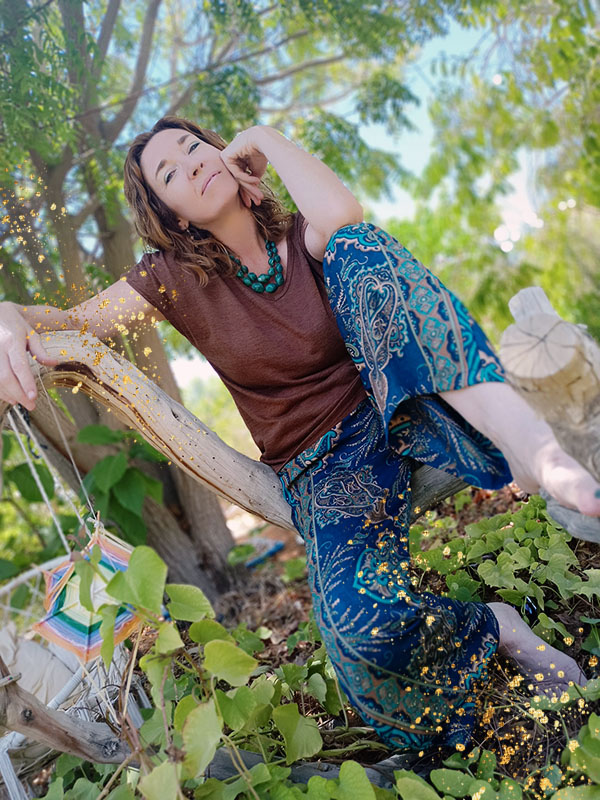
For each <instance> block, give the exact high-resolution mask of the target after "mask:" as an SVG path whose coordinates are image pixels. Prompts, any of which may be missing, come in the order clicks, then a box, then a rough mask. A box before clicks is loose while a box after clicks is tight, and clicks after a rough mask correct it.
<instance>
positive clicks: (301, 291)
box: [125, 214, 365, 470]
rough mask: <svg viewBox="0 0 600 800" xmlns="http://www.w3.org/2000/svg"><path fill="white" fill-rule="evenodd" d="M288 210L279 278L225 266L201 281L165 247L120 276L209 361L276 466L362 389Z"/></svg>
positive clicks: (300, 222)
mask: <svg viewBox="0 0 600 800" xmlns="http://www.w3.org/2000/svg"><path fill="white" fill-rule="evenodd" d="M305 226H306V222H305V220H304V218H303V217H302V216H301V215H300V214H296V215H295V216H294V220H293V224H292V226H291V228H290V231H289V233H288V237H287V245H288V256H287V266H286V273H285V275H286V278H285V283H284V284H283V286H281V287H280V288H279V289H278V290H277V291H276V292H275V293H274V294H270V295H268V294H265V293H263V294H257V293H256V292H254V291H252V290H251V289H250V288H249V287H248V286H245V285H244V284H243V283H242V282H241V281H240V279H239V278H237V277H236V276H235V275H233V276H229V277H223V276H220V275H216V276H214V277H213V278H211V279H210V280H209V282H208V284H207V286H205V287H201V286H199V284H198V280H197V278H196V276H195V275H194V273H193V271H192V270H189V269H187V268H185V267H180V266H178V264H177V262H176V261H175V259H174V258H173V256H172V254H170V253H168V252H156V253H146V254H145V255H144V256H143V257H142V259H141V260H140V261H139V262H138V264H136V266H135V267H133V269H131V270H130V271H129V272H128V273H127V274H126V275H125V278H126V280H127V282H128V283H129V284H130V285H131V286H132V287H133V288H134V289H135V290H136V291H137V292H139V294H140V295H142V297H143V298H144V299H145V300H147V301H148V302H149V303H150V304H151V305H153V306H154V307H155V308H157V309H158V310H160V311H161V312H162V314H163V315H164V316H165V318H166V319H167V320H169V322H170V323H171V324H172V325H173V326H174V327H175V328H177V330H178V331H180V333H182V334H183V335H184V336H185V337H186V338H187V339H188V340H189V341H190V342H191V343H192V344H193V345H194V347H196V348H197V349H198V350H199V351H200V352H201V353H202V354H203V355H204V356H205V357H206V359H207V360H208V361H209V362H210V363H211V364H212V366H213V367H214V368H215V370H216V371H217V373H218V374H219V376H220V377H221V379H222V380H223V381H224V383H225V385H226V386H227V388H228V389H229V391H230V392H231V394H232V396H233V399H234V401H235V403H236V405H237V407H238V409H239V411H240V414H241V415H242V418H243V419H244V422H245V423H246V425H247V426H248V428H249V430H250V433H251V434H252V437H253V439H254V441H255V442H256V444H257V445H258V447H259V448H260V451H261V453H262V456H261V460H262V461H264V462H265V463H267V464H269V465H270V466H271V467H272V468H273V469H275V470H278V469H280V468H281V467H282V466H283V465H284V464H285V463H286V462H287V461H289V460H290V459H291V458H293V457H294V456H296V455H298V453H300V452H302V450H304V449H305V448H307V447H308V446H309V445H311V444H313V443H314V442H316V441H317V439H318V438H319V437H320V436H322V435H323V434H324V433H326V432H327V431H328V430H329V429H330V428H331V427H332V426H333V425H335V424H336V423H337V422H339V421H340V420H341V419H343V417H345V416H346V414H349V413H350V411H352V410H353V409H354V408H356V406H357V405H358V404H359V403H360V401H361V400H362V399H363V398H364V397H365V391H364V389H363V386H362V383H361V380H360V376H359V374H358V371H357V369H356V367H355V366H354V363H353V362H352V359H351V358H350V356H349V355H348V352H347V351H346V347H345V345H344V341H343V339H342V337H341V335H340V332H339V330H338V327H337V324H336V321H335V317H334V315H333V312H332V311H331V308H330V306H329V303H328V301H327V292H326V289H325V281H324V278H323V265H322V264H321V263H320V262H319V261H316V260H315V259H314V258H312V256H311V255H310V254H309V252H308V251H307V249H306V247H305V245H304V229H305Z"/></svg>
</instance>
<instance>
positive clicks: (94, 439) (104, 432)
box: [77, 425, 125, 444]
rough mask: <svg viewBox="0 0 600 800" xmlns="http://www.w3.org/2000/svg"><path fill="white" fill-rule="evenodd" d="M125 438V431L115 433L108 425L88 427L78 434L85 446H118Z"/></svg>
mask: <svg viewBox="0 0 600 800" xmlns="http://www.w3.org/2000/svg"><path fill="white" fill-rule="evenodd" d="M124 438H125V433H124V432H123V431H113V430H111V429H110V428H109V427H107V426H106V425H86V426H85V427H84V428H81V430H80V431H79V432H78V434H77V441H78V442H82V443H83V444H116V443H117V442H122V441H123V439H124Z"/></svg>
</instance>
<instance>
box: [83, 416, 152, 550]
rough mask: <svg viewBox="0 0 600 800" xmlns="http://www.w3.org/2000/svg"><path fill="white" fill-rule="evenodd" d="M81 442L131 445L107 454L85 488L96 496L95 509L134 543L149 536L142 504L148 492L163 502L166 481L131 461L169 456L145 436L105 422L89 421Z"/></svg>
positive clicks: (86, 479) (86, 480)
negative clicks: (149, 473)
mask: <svg viewBox="0 0 600 800" xmlns="http://www.w3.org/2000/svg"><path fill="white" fill-rule="evenodd" d="M77 438H78V440H79V441H80V442H84V443H86V444H95V445H108V444H120V443H124V444H126V445H127V448H126V449H125V450H120V451H119V452H118V453H116V454H115V455H108V456H105V457H104V458H103V459H101V460H100V461H98V462H97V463H96V464H95V465H94V466H93V467H92V469H91V470H90V471H89V472H88V473H87V475H86V476H85V478H84V480H83V487H84V489H85V490H86V491H87V492H89V493H90V494H91V495H92V496H93V498H94V509H95V510H96V511H98V512H100V515H101V516H102V518H103V519H104V520H106V521H107V523H109V524H110V523H112V524H116V525H117V527H118V529H119V531H120V533H121V535H122V536H123V538H125V539H126V540H127V541H129V542H131V543H132V544H141V543H142V542H144V541H145V538H146V525H145V523H144V520H143V518H142V508H143V505H144V500H145V498H146V496H150V497H152V498H153V499H154V500H155V501H156V502H158V503H161V502H162V492H163V485H162V483H161V482H160V481H158V480H157V479H156V478H152V477H150V476H149V475H148V474H146V473H145V472H143V471H142V470H141V469H139V468H138V467H136V466H133V465H132V464H131V461H132V460H134V459H138V458H139V459H142V460H145V461H150V462H156V463H162V462H165V461H167V459H166V458H165V457H164V456H163V455H162V454H161V453H159V452H158V450H155V449H154V448H153V447H151V446H150V445H149V444H148V443H147V442H145V441H144V439H142V437H141V436H140V435H139V434H137V433H134V432H131V431H117V430H112V429H111V428H108V427H106V426H105V425H87V426H86V427H85V428H82V429H81V430H80V431H79V433H78V436H77Z"/></svg>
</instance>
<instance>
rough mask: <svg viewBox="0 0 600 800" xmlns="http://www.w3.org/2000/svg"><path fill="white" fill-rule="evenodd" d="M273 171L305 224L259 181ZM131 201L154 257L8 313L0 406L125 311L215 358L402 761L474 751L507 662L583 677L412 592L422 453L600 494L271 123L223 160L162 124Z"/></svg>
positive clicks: (511, 634) (330, 177)
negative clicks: (46, 343)
mask: <svg viewBox="0 0 600 800" xmlns="http://www.w3.org/2000/svg"><path fill="white" fill-rule="evenodd" d="M268 162H270V163H271V164H272V165H273V167H274V168H275V170H276V171H277V172H278V174H279V176H280V177H281V179H282V181H283V183H284V184H285V186H286V188H287V189H288V191H289V193H290V195H291V196H292V198H293V199H294V201H295V203H296V205H297V207H298V209H299V213H298V214H296V215H289V214H288V213H287V212H285V210H284V209H283V208H282V207H281V205H280V204H279V203H278V201H277V200H276V198H275V197H273V195H272V194H271V193H270V192H269V191H268V189H266V187H265V186H264V185H263V184H262V183H261V178H262V175H263V174H264V171H265V169H266V165H267V163H268ZM125 192H126V196H127V199H128V201H129V203H130V205H131V207H132V211H133V216H134V220H135V224H136V227H137V230H138V232H139V233H140V235H141V237H142V239H143V241H144V243H145V244H146V245H147V246H149V247H150V248H152V250H153V251H154V252H152V253H147V254H146V255H145V256H144V257H143V258H142V259H141V261H140V262H139V263H138V264H137V265H136V266H135V267H134V268H133V269H132V270H131V271H130V272H129V273H128V274H127V275H126V276H125V277H124V279H123V281H124V282H117V283H116V284H114V285H113V286H111V287H109V288H108V289H106V290H105V291H104V292H102V293H101V294H99V295H98V296H97V297H95V298H92V299H91V300H88V301H87V302H86V303H83V304H81V305H79V306H76V307H75V308H73V309H70V310H68V311H61V310H58V309H49V308H46V307H43V308H42V307H33V308H31V307H29V308H20V307H17V306H15V305H13V304H10V303H3V304H1V305H0V385H1V386H2V389H1V390H0V396H1V397H2V398H3V399H6V400H8V401H9V402H12V403H15V402H21V403H23V404H24V405H25V406H27V407H28V408H32V407H33V404H34V402H35V385H34V382H33V379H32V377H31V373H30V371H29V368H28V365H27V361H26V350H29V352H30V353H31V354H32V355H34V356H35V357H36V358H38V360H40V361H41V362H42V363H51V362H50V360H49V359H48V357H47V354H45V352H44V349H43V346H42V343H41V340H40V337H39V331H40V330H52V329H57V328H60V327H68V328H81V327H83V326H84V325H85V326H86V329H87V330H88V331H89V332H91V333H95V334H96V335H98V336H100V337H102V336H106V335H107V334H109V333H110V332H111V331H112V330H113V328H114V326H115V322H117V324H118V320H115V316H117V315H116V314H115V311H117V312H118V315H120V319H121V320H122V319H123V317H124V318H125V319H127V320H129V327H131V326H132V325H133V324H140V323H139V322H138V320H139V319H140V318H142V317H144V316H146V318H147V317H148V316H151V318H152V319H163V318H167V319H169V321H170V322H171V323H172V324H173V325H175V327H177V328H178V329H179V330H180V331H181V332H182V333H183V334H184V335H185V336H186V337H187V338H188V339H189V340H190V341H191V342H192V343H193V344H194V345H195V346H197V347H198V349H200V350H201V351H202V352H203V353H204V354H205V355H206V357H207V358H208V359H209V360H210V361H211V362H212V363H213V365H214V366H215V368H216V369H217V371H218V372H219V374H220V375H221V377H222V378H223V380H224V381H225V383H226V385H227V386H228V388H229V389H230V391H231V393H232V395H233V396H234V399H235V400H236V403H237V404H238V407H239V409H240V411H241V413H242V416H243V417H244V419H245V421H246V423H247V424H248V426H249V428H250V431H251V433H252V434H253V436H254V438H255V441H256V442H257V444H258V445H259V447H260V448H261V451H262V453H263V455H262V459H263V460H264V461H265V462H266V463H267V464H270V465H271V466H272V467H273V468H274V469H275V470H276V471H277V472H278V474H279V476H280V479H281V482H282V486H283V490H284V494H285V497H286V499H287V501H288V502H289V503H290V505H291V508H292V516H293V519H294V522H295V524H296V525H297V527H298V529H299V530H300V531H301V533H302V535H303V536H304V539H305V542H306V546H307V553H308V564H309V580H310V582H311V588H312V592H313V598H314V606H315V616H316V619H317V621H318V624H319V626H320V629H321V632H322V635H323V639H324V642H325V644H326V646H327V649H328V652H329V655H330V657H331V659H332V662H333V664H334V666H335V669H336V672H337V674H338V677H339V679H340V683H341V685H342V687H343V688H344V690H345V692H346V693H347V695H348V697H349V698H350V700H351V702H352V703H353V704H354V706H355V707H356V708H357V710H358V711H359V713H360V714H361V716H362V717H363V718H364V719H365V720H366V721H368V722H369V723H370V724H372V725H373V726H374V727H375V729H376V730H377V731H378V732H379V734H380V735H381V736H382V737H383V738H384V739H385V740H386V741H387V742H388V743H389V744H391V745H393V746H395V747H398V748H409V749H413V750H425V749H429V748H432V747H436V746H455V745H459V746H461V745H465V744H467V743H468V741H469V737H470V734H471V731H472V727H473V724H474V704H475V692H474V686H475V684H474V681H475V680H476V679H478V678H481V677H483V675H484V674H485V669H486V666H487V664H488V662H489V658H490V656H491V655H492V654H493V653H494V652H495V651H496V649H497V648H499V650H500V651H501V652H504V653H506V654H509V655H512V656H513V657H515V658H516V659H517V660H518V662H519V663H520V665H521V667H522V669H523V671H524V672H525V673H526V674H527V675H528V676H529V677H532V678H533V676H537V679H540V673H541V679H542V680H543V681H545V682H546V683H548V684H549V685H552V686H553V687H561V686H564V685H566V684H567V683H568V682H569V681H572V680H575V681H578V682H581V681H582V680H585V678H584V677H583V676H582V674H581V673H580V671H579V669H578V667H577V665H576V664H575V662H574V661H573V660H572V659H570V658H569V657H568V656H566V655H565V654H563V653H560V652H559V651H557V650H555V649H554V648H551V647H549V646H548V645H545V644H544V643H543V642H542V641H541V640H540V639H538V637H536V636H534V635H533V634H532V632H531V631H530V630H529V628H528V627H527V626H526V625H525V624H524V623H523V622H522V620H521V618H520V616H519V614H518V613H517V612H516V611H515V610H514V609H512V608H510V607H509V606H507V605H505V604H503V603H492V604H489V605H484V604H481V603H459V602H456V601H452V600H449V599H447V598H444V599H442V598H438V597H434V596H432V595H429V594H423V595H419V594H418V593H415V592H414V591H413V590H412V587H411V584H410V580H409V577H408V572H407V570H408V546H407V530H408V516H409V511H410V494H409V493H410V487H409V482H410V474H411V468H412V465H413V459H415V458H416V459H418V460H420V461H427V462H429V463H431V464H433V465H434V466H438V467H441V468H444V469H447V470H449V471H451V472H454V473H455V474H458V475H459V476H461V477H463V478H467V479H468V480H470V481H471V482H473V483H476V484H478V485H481V486H489V487H492V488H493V487H497V486H499V485H502V484H503V483H505V482H506V481H507V480H510V477H511V473H512V475H514V477H515V479H516V480H517V481H518V482H519V484H520V486H521V487H522V488H523V489H525V490H527V491H534V490H536V489H537V488H539V487H540V486H541V487H543V488H545V489H546V490H547V491H549V492H550V493H551V494H552V495H553V496H555V497H556V498H557V499H558V500H559V501H560V502H562V503H563V504H565V505H568V506H571V507H574V508H578V509H579V510H580V511H582V512H583V513H587V514H592V515H600V486H599V485H598V484H597V483H596V482H595V481H594V479H593V478H592V477H591V476H590V475H589V474H588V473H586V472H585V471H584V470H583V469H582V468H581V467H580V466H579V465H578V464H577V463H576V462H574V461H573V460H572V459H570V458H569V457H568V456H566V455H565V454H564V453H563V452H562V451H561V450H560V448H559V447H558V445H557V443H556V441H555V440H554V437H553V436H552V434H551V432H550V430H549V429H548V427H547V426H546V425H545V424H544V423H543V422H540V421H539V420H537V419H536V418H535V416H534V415H533V413H532V412H531V411H530V410H529V408H528V407H527V406H526V404H525V403H523V402H522V401H521V400H520V399H519V397H518V396H517V395H516V394H515V393H514V392H513V391H512V390H511V389H510V387H508V386H507V385H506V384H505V383H504V382H503V376H502V370H501V367H500V366H499V364H498V362H497V359H496V357H495V356H494V354H493V352H492V350H491V348H490V346H489V344H488V342H487V340H486V339H485V337H484V336H483V334H482V333H481V331H480V329H479V328H478V326H477V325H476V324H475V323H474V322H473V320H472V319H471V318H470V317H469V315H468V313H467V312H466V310H465V309H464V307H463V306H462V305H461V304H460V303H459V302H458V301H457V300H456V299H455V298H453V297H452V295H451V294H450V293H448V292H447V291H446V290H445V289H444V287H442V286H441V285H440V284H439V282H438V281H437V280H436V279H435V278H434V276H432V275H431V274H430V273H428V272H427V271H426V270H425V268H424V267H423V266H422V265H421V264H420V263H419V262H418V261H417V260H416V259H414V258H413V257H412V256H411V254H410V253H409V252H408V251H407V250H405V249H404V248H403V247H402V246H401V245H399V244H398V243H397V242H395V241H394V240H393V239H391V237H389V236H387V235H386V234H385V233H383V232H381V231H379V230H377V229H376V228H373V227H372V226H367V225H364V224H363V223H361V220H362V209H361V208H360V206H359V204H358V203H357V201H356V199H355V198H354V197H353V195H352V194H351V193H350V192H349V191H348V189H347V188H346V187H345V186H344V185H343V184H342V183H341V182H340V181H339V180H338V178H337V177H336V176H335V175H334V174H333V173H332V172H331V171H330V170H329V169H328V168H327V167H326V166H325V165H324V164H322V163H321V162H320V161H319V160H318V159H316V158H314V157H313V156H310V155H309V154H307V153H305V152H304V151H302V150H301V149H300V148H298V147H296V146H295V145H294V144H293V143H291V142H290V141H288V140H287V139H285V138H284V137H283V136H281V135H280V134H279V133H278V132H277V131H275V130H273V129H270V128H266V127H261V126H256V127H253V128H250V129H248V130H246V131H243V132H242V133H241V134H239V135H238V136H237V137H236V138H235V139H234V141H233V142H232V143H231V144H229V145H228V146H225V143H224V142H223V141H222V140H221V139H220V138H219V137H218V136H217V135H216V134H214V133H212V132H210V131H205V130H202V129H201V128H199V127H197V126H196V125H194V124H192V123H190V122H187V121H185V120H180V119H176V118H165V119H163V120H160V121H159V122H158V123H157V124H156V125H155V126H154V128H153V129H152V130H151V131H150V132H148V133H145V134H141V135H140V136H138V137H137V138H136V139H135V141H134V143H133V144H132V146H131V148H130V151H129V153H128V156H127V160H126V164H125ZM323 268H324V269H325V272H326V280H327V286H326V283H325V279H324V276H323ZM340 331H341V333H342V335H343V338H342V337H341V336H340ZM357 368H358V369H357ZM498 448H499V449H498ZM499 450H501V451H502V453H503V454H504V457H503V456H502V454H501V453H500V452H499Z"/></svg>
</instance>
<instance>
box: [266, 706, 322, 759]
mask: <svg viewBox="0 0 600 800" xmlns="http://www.w3.org/2000/svg"><path fill="white" fill-rule="evenodd" d="M273 721H274V722H275V724H276V725H277V727H278V728H279V730H280V731H281V733H282V735H283V738H284V740H285V752H286V759H285V760H286V764H291V763H292V762H294V761H298V760H299V759H301V758H308V757H309V756H314V755H315V754H316V753H318V752H319V750H320V749H321V748H322V747H323V740H322V739H321V734H320V733H319V729H318V727H317V723H316V722H315V720H314V719H307V718H306V717H303V716H301V714H300V712H299V711H298V706H297V705H296V703H288V704H287V705H285V706H278V707H277V708H275V709H274V710H273Z"/></svg>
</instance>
